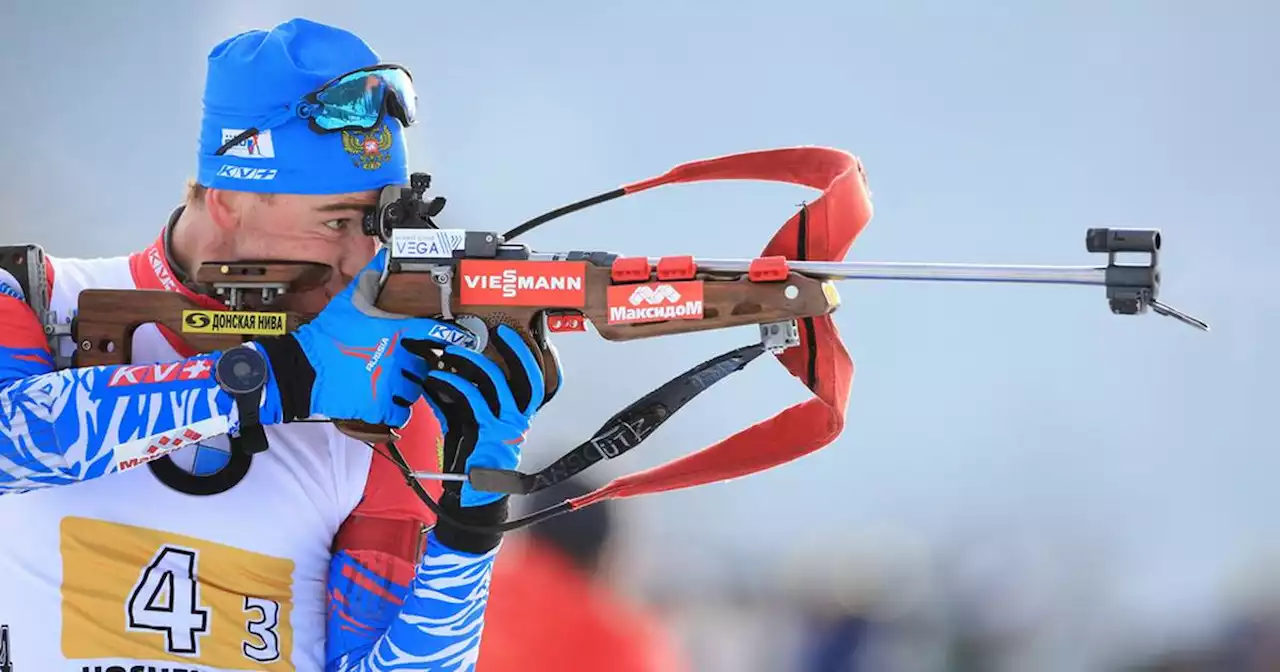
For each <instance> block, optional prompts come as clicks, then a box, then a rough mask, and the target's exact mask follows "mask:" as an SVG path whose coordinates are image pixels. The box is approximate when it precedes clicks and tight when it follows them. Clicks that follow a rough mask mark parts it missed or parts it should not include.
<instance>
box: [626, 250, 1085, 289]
mask: <svg viewBox="0 0 1280 672" xmlns="http://www.w3.org/2000/svg"><path fill="white" fill-rule="evenodd" d="M650 261H651V262H652V263H655V264H656V263H657V261H658V258H657V257H654V258H651V259H650ZM695 261H696V262H697V264H698V268H699V269H702V270H706V271H723V272H730V273H733V272H742V273H745V272H746V271H747V268H748V266H749V265H750V263H751V262H750V260H746V259H697V258H696V257H695ZM788 266H789V267H790V268H791V270H793V271H795V272H797V273H802V274H804V275H810V276H816V277H823V278H830V279H832V280H941V281H951V282H1017V283H1040V284H1059V285H1106V284H1107V269H1106V268H1105V267H1096V266H1011V265H988V264H936V263H912V262H866V261H864V262H843V261H791V262H788Z"/></svg>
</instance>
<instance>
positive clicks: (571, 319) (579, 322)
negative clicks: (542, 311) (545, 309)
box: [547, 313, 587, 333]
mask: <svg viewBox="0 0 1280 672" xmlns="http://www.w3.org/2000/svg"><path fill="white" fill-rule="evenodd" d="M586 330H587V322H586V318H584V317H583V316H581V315H570V314H565V313H559V314H550V315H547V331H551V332H555V333H562V332H566V331H586Z"/></svg>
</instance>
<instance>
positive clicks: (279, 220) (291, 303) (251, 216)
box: [224, 191, 379, 313]
mask: <svg viewBox="0 0 1280 672" xmlns="http://www.w3.org/2000/svg"><path fill="white" fill-rule="evenodd" d="M224 194H225V192H224ZM378 194H379V192H378V191H364V192H356V193H350V194H340V195H333V196H311V195H298V194H275V195H273V196H271V197H270V198H263V197H260V196H257V195H254V194H243V193H242V194H235V196H236V198H233V199H230V201H229V206H230V207H229V208H228V210H229V211H230V212H231V213H234V215H235V217H234V219H231V220H229V221H231V223H232V224H231V226H229V227H225V228H224V230H226V232H227V235H228V239H229V240H228V247H229V250H230V254H231V256H232V258H234V259H243V260H263V259H274V260H281V261H310V262H315V263H321V264H325V265H327V266H329V267H330V268H331V269H332V272H331V273H330V277H329V282H328V284H327V285H326V286H324V287H321V288H318V289H314V290H310V291H307V292H302V293H297V294H286V295H285V296H283V297H281V299H280V307H281V308H283V309H285V310H294V311H300V312H306V313H316V312H319V311H320V310H321V309H322V308H324V306H325V305H326V304H327V303H328V302H329V299H331V298H332V297H333V296H334V295H335V294H337V293H339V292H341V291H342V290H343V289H344V288H345V287H346V286H347V285H348V284H350V282H351V280H352V279H353V278H354V277H355V276H356V274H357V273H359V272H360V270H361V269H363V268H364V267H365V266H366V265H367V264H368V263H369V261H370V260H371V259H372V258H373V255H374V254H375V253H376V252H377V250H378V246H379V242H378V240H377V239H375V238H372V237H370V236H366V235H364V234H363V233H362V232H361V226H360V225H361V219H362V218H363V216H364V213H365V212H366V211H368V210H370V209H372V208H373V207H374V206H375V205H376V204H377V202H378Z"/></svg>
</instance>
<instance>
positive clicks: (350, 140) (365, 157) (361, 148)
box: [342, 124, 391, 170]
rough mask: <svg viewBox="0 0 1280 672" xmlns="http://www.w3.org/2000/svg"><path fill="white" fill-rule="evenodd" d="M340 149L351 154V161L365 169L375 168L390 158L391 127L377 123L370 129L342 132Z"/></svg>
mask: <svg viewBox="0 0 1280 672" xmlns="http://www.w3.org/2000/svg"><path fill="white" fill-rule="evenodd" d="M342 149H343V150H345V151H346V152H347V153H348V154H350V155H351V162H352V163H354V164H355V165H356V166H358V167H360V168H363V169H365V170H377V169H379V168H381V167H382V165H383V164H385V163H387V162H388V161H390V160H391V129H389V128H387V125H386V124H378V125H377V126H375V127H373V128H372V129H370V130H368V131H366V132H363V133H361V132H360V131H343V132H342Z"/></svg>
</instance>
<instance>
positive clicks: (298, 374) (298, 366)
mask: <svg viewBox="0 0 1280 672" xmlns="http://www.w3.org/2000/svg"><path fill="white" fill-rule="evenodd" d="M254 342H255V343H257V344H258V346H259V347H261V348H262V351H263V353H264V354H266V356H267V361H268V362H270V363H271V371H272V373H273V374H275V379H276V387H277V388H278V389H279V390H280V406H281V409H282V410H283V412H284V417H283V419H282V420H283V422H292V421H294V420H300V419H304V418H309V417H311V390H312V388H313V387H315V382H316V370H315V368H313V367H312V366H311V362H309V361H307V356H306V354H305V353H303V351H302V346H301V345H299V344H298V340H297V339H296V338H294V337H293V335H292V334H286V335H284V336H266V337H262V338H257V339H254Z"/></svg>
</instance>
